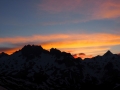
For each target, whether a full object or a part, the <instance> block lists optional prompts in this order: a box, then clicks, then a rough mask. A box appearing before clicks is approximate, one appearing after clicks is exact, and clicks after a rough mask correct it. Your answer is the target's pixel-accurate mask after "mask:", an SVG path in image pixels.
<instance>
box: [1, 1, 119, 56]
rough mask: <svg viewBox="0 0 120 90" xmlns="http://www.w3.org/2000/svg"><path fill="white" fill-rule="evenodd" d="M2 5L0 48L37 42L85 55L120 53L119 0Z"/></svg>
mask: <svg viewBox="0 0 120 90" xmlns="http://www.w3.org/2000/svg"><path fill="white" fill-rule="evenodd" d="M6 1H8V2H6ZM0 5H1V7H2V8H0V13H1V15H0V52H6V53H8V54H12V53H13V52H15V51H16V50H19V49H21V48H22V47H23V46H24V45H27V44H31V45H32V44H34V45H41V46H42V47H43V48H44V49H47V50H49V49H50V48H57V49H59V50H61V51H66V52H69V53H71V54H72V55H73V56H74V57H82V58H86V57H87V58H91V57H93V56H96V55H102V54H104V52H106V51H107V50H111V51H112V52H113V53H120V1H119V0H42V1H41V0H34V1H30V2H29V0H27V1H20V0H19V1H17V2H16V1H11V2H9V0H5V1H4V0H2V1H0Z"/></svg>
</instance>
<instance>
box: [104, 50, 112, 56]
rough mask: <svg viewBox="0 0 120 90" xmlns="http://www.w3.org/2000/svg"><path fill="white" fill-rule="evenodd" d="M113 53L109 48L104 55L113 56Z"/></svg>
mask: <svg viewBox="0 0 120 90" xmlns="http://www.w3.org/2000/svg"><path fill="white" fill-rule="evenodd" d="M112 55H113V53H112V52H111V51H110V50H108V51H107V52H106V53H105V54H104V55H103V56H112Z"/></svg>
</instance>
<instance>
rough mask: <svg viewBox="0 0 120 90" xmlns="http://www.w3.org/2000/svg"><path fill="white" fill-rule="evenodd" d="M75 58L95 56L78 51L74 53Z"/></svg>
mask: <svg viewBox="0 0 120 90" xmlns="http://www.w3.org/2000/svg"><path fill="white" fill-rule="evenodd" d="M73 57H74V58H78V57H80V58H82V59H85V58H92V57H93V56H92V55H86V54H85V53H78V54H74V55H73Z"/></svg>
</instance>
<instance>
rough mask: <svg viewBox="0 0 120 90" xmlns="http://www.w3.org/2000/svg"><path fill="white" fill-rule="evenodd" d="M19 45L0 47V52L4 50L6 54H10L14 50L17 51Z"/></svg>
mask: <svg viewBox="0 0 120 90" xmlns="http://www.w3.org/2000/svg"><path fill="white" fill-rule="evenodd" d="M19 49H20V47H19V48H18V47H17V48H16V47H14V48H9V47H0V52H6V53H7V54H9V55H10V54H12V53H13V52H15V51H18V50H19Z"/></svg>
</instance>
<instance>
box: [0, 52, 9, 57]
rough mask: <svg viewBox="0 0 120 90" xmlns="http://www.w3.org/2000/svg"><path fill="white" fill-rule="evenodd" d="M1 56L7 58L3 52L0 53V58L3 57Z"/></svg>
mask: <svg viewBox="0 0 120 90" xmlns="http://www.w3.org/2000/svg"><path fill="white" fill-rule="evenodd" d="M3 56H8V54H7V53H4V52H2V53H0V57H3Z"/></svg>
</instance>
